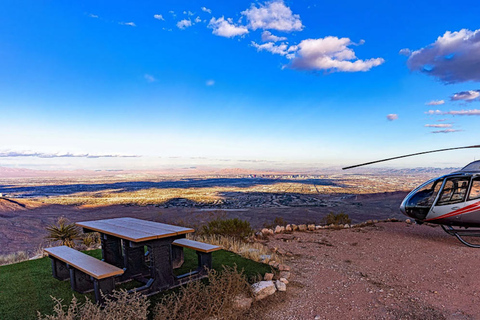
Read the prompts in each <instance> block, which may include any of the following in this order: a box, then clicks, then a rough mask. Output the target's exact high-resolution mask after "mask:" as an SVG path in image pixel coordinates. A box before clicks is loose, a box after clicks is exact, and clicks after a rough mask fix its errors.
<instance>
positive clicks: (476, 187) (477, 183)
mask: <svg viewBox="0 0 480 320" xmlns="http://www.w3.org/2000/svg"><path fill="white" fill-rule="evenodd" d="M479 198H480V178H475V179H473V181H472V188H471V189H470V194H469V195H468V200H475V199H479Z"/></svg>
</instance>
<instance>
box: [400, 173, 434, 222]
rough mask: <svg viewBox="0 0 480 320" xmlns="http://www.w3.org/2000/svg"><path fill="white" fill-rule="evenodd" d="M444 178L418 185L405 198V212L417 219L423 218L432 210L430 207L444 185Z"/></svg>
mask: <svg viewBox="0 0 480 320" xmlns="http://www.w3.org/2000/svg"><path fill="white" fill-rule="evenodd" d="M442 183H443V179H437V180H433V181H428V182H426V183H425V184H424V185H422V186H420V187H418V188H417V189H416V190H415V191H414V192H412V193H411V194H410V195H409V196H408V197H407V199H406V200H405V207H404V208H405V212H404V213H405V214H406V215H408V216H410V217H412V218H414V219H416V220H423V219H425V217H426V216H427V214H428V212H429V211H430V207H431V206H432V205H433V202H434V201H435V199H436V198H437V194H438V192H439V191H440V188H441V186H442Z"/></svg>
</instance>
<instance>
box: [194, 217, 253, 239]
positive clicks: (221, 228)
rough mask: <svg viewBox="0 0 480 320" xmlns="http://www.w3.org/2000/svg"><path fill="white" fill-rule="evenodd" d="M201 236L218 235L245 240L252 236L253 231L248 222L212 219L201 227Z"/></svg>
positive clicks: (235, 219) (236, 219)
mask: <svg viewBox="0 0 480 320" xmlns="http://www.w3.org/2000/svg"><path fill="white" fill-rule="evenodd" d="M201 233H202V234H205V235H208V236H213V235H219V236H224V237H231V238H236V239H245V238H248V237H249V236H251V235H252V234H253V229H252V227H251V226H250V222H248V221H245V220H240V219H238V218H233V219H221V218H218V219H213V220H211V221H209V222H208V223H207V224H206V225H204V226H203V228H202V230H201Z"/></svg>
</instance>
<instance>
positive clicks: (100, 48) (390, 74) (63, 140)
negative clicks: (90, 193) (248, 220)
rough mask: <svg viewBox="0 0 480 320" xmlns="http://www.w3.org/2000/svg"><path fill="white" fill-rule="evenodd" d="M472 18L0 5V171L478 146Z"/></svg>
mask: <svg viewBox="0 0 480 320" xmlns="http://www.w3.org/2000/svg"><path fill="white" fill-rule="evenodd" d="M479 9H480V3H479V2H478V1H463V2H462V4H461V5H454V4H453V3H452V2H451V1H417V2H415V3H411V4H407V3H406V2H405V1H388V2H386V1H363V2H358V1H342V2H336V3H335V2H332V1H258V2H252V1H230V2H227V1H204V0H202V1H115V2H113V1H18V0H16V1H11V0H5V1H2V2H1V3H0V27H1V30H2V32H0V111H1V120H2V121H1V122H2V126H1V127H0V135H1V137H2V143H1V145H0V166H14V167H27V168H42V169H64V168H65V169H75V168H87V169H120V168H123V169H146V168H148V169H154V168H159V167H162V166H172V165H178V166H184V165H192V166H194V165H222V166H231V167H241V166H253V167H264V168H267V169H268V168H287V167H302V166H303V167H331V166H341V165H350V164H355V163H357V162H363V161H369V160H373V159H377V158H385V157H390V156H396V155H400V154H404V153H413V152H419V151H424V150H431V149H437V148H448V147H454V146H463V145H474V144H480V141H479V137H480V126H478V115H479V114H480V111H479V110H478V109H480V105H479V101H480V100H479V95H480V91H479V89H480V84H479V83H478V82H479V81H480V31H478V32H477V30H479V29H480V24H479V23H478V21H479V20H478V12H479ZM479 157H480V150H473V151H471V150H470V151H457V152H453V153H444V154H436V155H427V156H422V157H417V158H413V159H405V160H399V161H396V162H394V163H390V164H389V165H390V166H394V167H403V166H440V167H444V166H462V165H464V164H465V163H467V162H469V161H471V160H473V159H474V158H477V159H478V158H479Z"/></svg>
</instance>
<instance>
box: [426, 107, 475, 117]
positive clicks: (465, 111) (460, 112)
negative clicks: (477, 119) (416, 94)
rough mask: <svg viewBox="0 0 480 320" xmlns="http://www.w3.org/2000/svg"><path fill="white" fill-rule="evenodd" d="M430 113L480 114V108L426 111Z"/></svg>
mask: <svg viewBox="0 0 480 320" xmlns="http://www.w3.org/2000/svg"><path fill="white" fill-rule="evenodd" d="M425 114H428V115H445V114H449V115H453V116H480V110H478V109H473V110H453V111H440V110H428V111H427V112H425Z"/></svg>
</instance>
